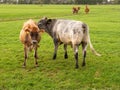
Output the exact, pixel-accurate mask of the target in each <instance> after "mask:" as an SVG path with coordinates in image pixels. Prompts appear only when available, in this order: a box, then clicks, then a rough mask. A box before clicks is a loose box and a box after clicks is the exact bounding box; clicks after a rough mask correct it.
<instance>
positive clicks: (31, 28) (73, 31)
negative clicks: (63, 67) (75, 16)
mask: <svg viewBox="0 0 120 90" xmlns="http://www.w3.org/2000/svg"><path fill="white" fill-rule="evenodd" d="M43 31H45V32H46V33H48V34H49V35H50V36H51V37H52V39H53V42H54V55H53V59H56V56H57V49H58V46H59V45H61V44H63V45H64V51H65V53H64V58H65V59H67V58H68V54H67V45H71V47H72V48H73V51H74V57H75V60H76V65H75V67H76V68H78V67H79V65H78V48H79V45H80V44H81V45H82V53H83V62H82V66H85V64H86V63H85V58H86V49H87V45H88V44H89V45H90V49H91V50H92V52H93V53H94V54H95V55H97V56H100V54H99V53H97V52H96V51H95V49H94V48H93V46H92V43H91V41H90V36H89V27H88V25H87V24H85V23H83V22H81V21H75V20H65V19H48V18H47V17H45V18H42V19H41V20H40V21H39V22H38V23H36V22H34V21H33V20H32V19H30V20H28V21H27V22H25V23H24V25H23V28H22V30H21V31H20V36H19V38H20V41H21V42H22V43H23V45H24V64H23V67H26V60H27V58H28V51H29V50H32V49H34V58H35V66H38V62H37V59H38V55H37V49H38V47H39V42H40V40H41V34H40V33H41V32H43Z"/></svg>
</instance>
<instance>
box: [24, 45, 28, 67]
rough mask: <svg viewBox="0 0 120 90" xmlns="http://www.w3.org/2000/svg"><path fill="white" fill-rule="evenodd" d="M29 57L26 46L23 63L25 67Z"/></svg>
mask: <svg viewBox="0 0 120 90" xmlns="http://www.w3.org/2000/svg"><path fill="white" fill-rule="evenodd" d="M27 58H28V47H27V46H24V63H23V67H26V60H27Z"/></svg>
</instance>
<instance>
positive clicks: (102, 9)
mask: <svg viewBox="0 0 120 90" xmlns="http://www.w3.org/2000/svg"><path fill="white" fill-rule="evenodd" d="M73 6H74V5H42V6H41V5H0V90H120V6H119V5H106V6H105V5H90V6H89V7H90V13H89V14H88V15H86V14H85V13H84V7H85V6H84V5H82V6H81V10H80V12H79V14H77V15H73V14H72V11H71V10H72V9H71V8H72V7H73ZM44 16H47V17H49V18H65V19H74V20H80V21H83V22H85V23H87V24H88V25H89V27H90V36H91V41H92V44H93V46H94V48H95V49H96V50H97V51H98V52H99V53H101V54H102V56H101V57H97V56H95V55H93V54H92V52H91V51H90V48H89V46H88V49H87V58H86V66H85V67H81V64H82V51H81V46H80V48H79V65H80V67H79V69H75V60H74V56H73V50H72V49H71V47H70V46H69V47H68V55H69V58H68V59H67V60H66V59H64V50H63V45H61V46H60V47H59V50H58V55H57V59H56V60H55V61H54V60H52V56H53V50H54V47H53V42H52V39H51V37H50V36H49V35H48V34H46V33H43V34H42V39H41V42H40V48H39V50H38V55H39V59H38V63H39V67H37V68H35V67H34V57H33V52H32V53H29V58H28V61H27V67H26V68H22V64H23V60H24V52H23V46H22V44H21V42H20V41H19V32H20V30H21V28H22V25H23V23H24V21H26V20H28V19H29V18H32V19H34V20H35V21H38V20H39V19H40V18H42V17H44Z"/></svg>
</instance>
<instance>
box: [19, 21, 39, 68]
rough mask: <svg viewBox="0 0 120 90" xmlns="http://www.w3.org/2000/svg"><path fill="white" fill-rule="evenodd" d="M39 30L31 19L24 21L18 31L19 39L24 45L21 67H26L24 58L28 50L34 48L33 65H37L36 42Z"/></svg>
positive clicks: (37, 41)
mask: <svg viewBox="0 0 120 90" xmlns="http://www.w3.org/2000/svg"><path fill="white" fill-rule="evenodd" d="M39 32H40V30H39V28H38V26H37V24H36V22H34V21H33V20H32V19H30V20H28V21H27V22H25V23H24V25H23V28H22V30H21V31H20V36H19V38H20V41H21V42H22V43H23V45H24V58H25V59H24V64H23V67H26V59H27V57H28V50H32V49H34V57H35V65H36V66H38V62H37V59H38V56H37V48H38V47H39V45H38V43H39V42H40V39H41V36H40V33H39Z"/></svg>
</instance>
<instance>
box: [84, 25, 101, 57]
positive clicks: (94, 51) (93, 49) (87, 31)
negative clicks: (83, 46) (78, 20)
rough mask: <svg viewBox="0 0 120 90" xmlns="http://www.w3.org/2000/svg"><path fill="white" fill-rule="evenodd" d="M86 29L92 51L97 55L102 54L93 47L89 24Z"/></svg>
mask: <svg viewBox="0 0 120 90" xmlns="http://www.w3.org/2000/svg"><path fill="white" fill-rule="evenodd" d="M86 29H87V36H88V43H89V45H90V49H91V51H92V52H93V53H94V54H95V55H97V56H101V55H100V54H99V53H97V52H96V51H95V49H94V48H93V45H92V43H91V41H90V35H89V27H88V26H87V27H86Z"/></svg>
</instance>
